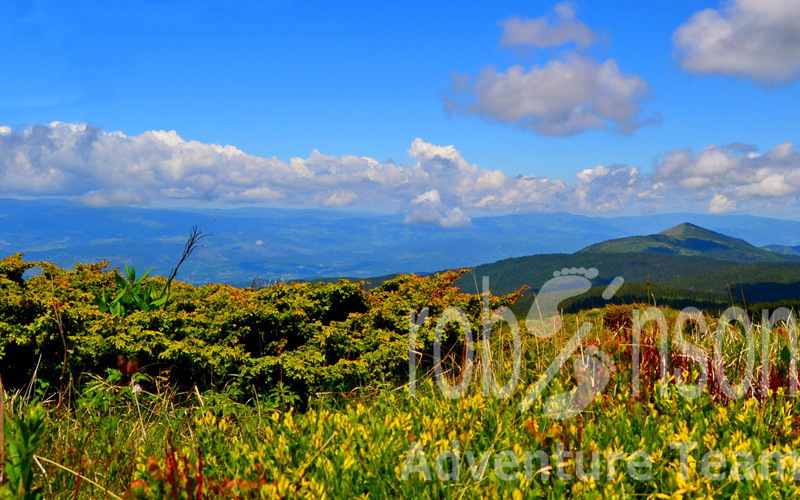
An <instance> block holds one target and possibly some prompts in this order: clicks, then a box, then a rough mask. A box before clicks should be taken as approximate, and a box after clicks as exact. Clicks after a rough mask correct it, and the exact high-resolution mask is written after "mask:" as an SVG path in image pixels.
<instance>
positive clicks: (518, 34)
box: [500, 2, 597, 48]
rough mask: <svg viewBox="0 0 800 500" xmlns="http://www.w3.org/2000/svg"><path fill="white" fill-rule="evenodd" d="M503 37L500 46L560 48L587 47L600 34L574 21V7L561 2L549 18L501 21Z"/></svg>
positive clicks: (513, 18)
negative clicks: (570, 45)
mask: <svg viewBox="0 0 800 500" xmlns="http://www.w3.org/2000/svg"><path fill="white" fill-rule="evenodd" d="M500 26H501V28H502V29H503V38H502V39H501V40H500V45H502V46H505V47H509V46H514V45H523V46H530V47H558V46H560V45H565V44H568V43H574V44H575V45H576V46H578V47H581V48H586V47H588V46H590V45H592V44H593V43H594V41H595V39H596V38H597V35H596V34H595V33H594V31H592V29H591V28H589V26H587V25H586V24H584V23H583V22H581V21H578V20H577V19H575V6H574V5H573V4H572V3H570V2H562V3H559V4H557V5H556V6H555V7H554V8H553V12H552V13H550V14H549V15H546V16H542V17H538V18H536V19H520V18H518V17H511V18H508V19H505V20H503V21H501V22H500Z"/></svg>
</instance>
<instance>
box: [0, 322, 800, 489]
mask: <svg viewBox="0 0 800 500" xmlns="http://www.w3.org/2000/svg"><path fill="white" fill-rule="evenodd" d="M604 315H606V316H607V315H608V311H606V310H593V311H589V312H587V313H582V314H581V315H580V316H568V317H567V318H565V325H567V327H566V328H565V331H564V332H562V333H561V334H559V335H558V336H556V337H553V338H549V339H533V338H526V339H525V341H524V348H523V353H524V355H523V370H522V372H521V375H520V385H519V386H518V387H517V390H516V391H515V393H514V394H513V395H512V396H511V397H509V398H506V399H501V398H499V397H493V396H484V394H483V391H482V388H481V385H480V375H479V374H480V352H481V351H480V346H479V345H478V346H476V349H477V351H478V356H477V358H476V363H477V364H476V365H475V367H474V368H475V369H474V377H473V381H472V383H471V384H470V386H469V389H468V391H467V393H466V394H465V395H464V396H463V397H461V398H458V399H454V400H451V399H448V398H445V397H443V396H442V394H441V392H440V391H439V388H438V387H437V385H436V383H435V380H434V378H433V375H432V374H431V373H428V374H424V375H423V376H422V377H421V379H420V380H419V381H418V384H417V390H416V393H415V394H413V395H412V394H410V393H409V391H408V388H407V387H393V386H388V385H382V384H380V383H377V382H376V383H374V384H373V385H370V386H364V387H360V388H358V389H357V390H354V391H351V392H349V393H344V394H341V393H336V394H333V393H318V394H313V395H312V396H311V397H310V398H309V399H308V401H305V402H303V404H302V405H299V404H292V403H296V402H295V401H294V399H293V398H292V397H291V393H289V392H288V391H285V390H280V391H273V392H272V394H271V395H270V394H255V393H254V394H253V397H252V398H251V400H250V401H249V402H248V403H247V404H241V403H238V402H236V401H235V399H234V398H232V397H229V396H228V395H227V394H225V392H205V393H203V392H201V391H200V390H198V389H196V388H195V389H194V390H192V391H187V392H179V391H177V390H176V389H175V388H174V387H172V386H170V385H169V384H168V383H167V382H166V379H155V380H151V381H150V383H149V386H150V387H153V390H152V391H149V392H148V391H140V390H139V386H137V379H136V378H135V377H134V379H133V380H130V381H123V380H122V378H121V374H120V373H119V372H116V371H111V372H110V375H109V376H107V377H105V378H100V377H97V376H87V377H86V379H85V380H82V381H77V382H76V384H75V386H76V387H79V388H80V389H79V390H76V391H75V392H73V393H72V394H71V395H70V396H69V397H67V398H66V402H65V403H64V404H62V405H58V404H57V399H55V398H52V397H50V396H51V392H50V391H49V388H46V387H36V386H35V384H34V387H33V389H32V390H31V391H28V394H27V395H26V393H24V392H22V391H18V392H16V393H14V394H10V395H8V398H7V400H6V406H7V413H8V417H9V419H10V420H9V421H10V422H15V423H16V424H14V425H18V424H19V423H20V422H26V421H27V420H26V419H29V415H28V413H29V412H30V411H31V410H30V409H31V408H35V407H37V406H36V405H42V408H44V409H45V410H46V411H45V413H44V423H43V425H44V427H43V430H42V431H41V433H40V442H39V443H36V446H35V447H36V449H35V454H34V456H33V460H32V463H31V466H30V470H31V483H30V486H31V490H32V489H33V488H41V495H42V497H43V498H48V499H49V498H52V499H61V498H64V499H67V498H70V499H74V498H79V499H81V498H87V499H94V498H121V497H124V498H400V497H402V498H488V497H498V496H499V497H504V498H538V497H541V496H546V497H551V498H561V497H564V496H580V497H587V498H607V497H621V498H627V497H634V496H635V497H651V498H680V497H684V496H686V497H701V496H703V497H715V498H716V497H734V498H735V497H750V496H754V497H758V498H768V497H776V498H778V497H787V496H790V495H796V494H798V490H799V489H800V488H798V482H797V481H795V479H794V475H793V474H792V472H793V469H792V467H794V466H798V467H800V456H798V457H796V458H792V457H791V455H787V456H786V457H784V458H781V457H778V462H780V463H781V464H782V465H783V466H785V467H786V468H785V469H783V471H782V474H779V467H778V465H777V464H776V461H775V459H770V458H766V459H764V460H762V458H763V457H769V456H770V454H771V453H774V452H779V453H781V454H783V453H790V452H798V453H800V425H798V424H799V422H798V415H800V413H798V409H800V406H799V405H798V402H797V399H796V398H795V397H793V396H790V395H789V394H788V392H787V391H788V383H787V380H788V378H787V374H788V373H789V371H788V370H789V365H788V364H787V363H788V361H787V359H786V357H785V355H786V349H788V348H790V347H791V343H790V337H789V332H788V330H787V328H786V326H784V327H782V328H779V329H776V331H775V332H773V333H772V335H771V337H770V338H769V342H768V343H767V346H768V349H769V351H768V353H767V357H768V358H769V359H770V363H771V367H772V368H771V369H770V370H771V373H770V376H771V379H772V380H773V382H774V383H773V386H772V387H771V389H770V392H769V393H768V394H762V393H761V392H760V388H759V389H758V390H752V391H749V392H748V393H747V394H746V395H745V396H744V397H741V398H739V399H735V400H730V399H728V398H726V397H724V394H723V393H722V390H721V388H720V385H719V380H718V379H717V378H715V377H714V376H713V375H712V376H710V378H709V386H708V387H707V388H706V389H705V390H704V391H703V393H702V394H701V395H700V397H698V398H696V399H688V398H686V397H684V396H683V395H681V392H680V388H679V387H678V386H677V385H676V384H675V380H674V378H672V379H670V380H669V381H667V382H666V383H664V382H663V381H661V380H659V379H658V367H659V366H660V365H659V363H660V358H658V354H657V345H658V344H657V340H656V339H657V335H656V333H657V332H655V331H653V330H652V329H651V328H650V327H647V328H645V330H644V332H643V337H642V338H643V342H642V348H641V359H642V385H641V387H642V390H641V392H640V393H639V394H638V395H637V394H635V393H634V391H633V389H632V387H633V386H632V383H631V377H632V372H631V358H630V356H631V349H630V347H631V343H630V337H629V332H628V330H626V326H624V325H619V324H617V325H615V327H613V328H612V327H610V326H605V327H603V328H597V329H595V330H593V332H592V333H590V335H589V336H588V337H587V338H586V339H585V341H584V342H583V347H582V349H586V348H587V347H588V346H589V345H596V346H599V347H600V348H601V349H602V350H604V351H605V352H606V353H608V354H609V355H610V357H611V358H612V359H613V361H614V363H615V365H616V368H615V371H614V372H613V374H612V380H611V383H610V384H609V385H608V387H606V388H605V390H603V391H602V393H601V394H600V395H599V396H598V398H597V399H596V400H595V401H594V402H593V403H592V404H591V405H590V406H588V407H587V408H586V409H585V411H583V412H581V413H580V414H579V415H578V416H576V417H575V418H571V419H567V420H553V419H551V418H549V417H547V416H546V415H545V414H544V411H543V410H544V405H545V401H546V400H547V399H548V398H549V397H550V396H551V395H553V394H557V393H560V392H561V391H564V390H568V389H569V388H571V387H574V385H575V384H576V378H575V374H574V373H571V371H572V370H571V365H570V364H569V363H568V364H567V365H566V366H565V367H564V369H562V370H561V371H560V372H559V375H558V376H557V377H556V378H555V379H554V381H553V382H552V383H551V384H550V386H549V387H548V389H547V390H546V391H545V393H544V394H543V395H542V397H541V398H539V399H537V400H536V401H535V402H534V404H533V406H532V407H531V408H530V409H529V410H528V411H524V412H523V411H521V410H520V408H519V404H520V402H521V400H522V397H523V396H524V394H525V392H526V391H527V389H528V388H529V387H530V386H531V385H532V384H533V383H534V382H535V381H536V380H537V379H538V378H539V376H540V375H541V374H542V373H543V372H544V370H545V369H546V367H547V365H548V364H549V363H550V361H551V360H552V359H554V358H555V356H556V355H557V353H558V351H559V350H560V349H561V347H562V346H563V345H564V344H566V342H567V340H568V338H569V337H570V336H571V332H574V331H575V329H576V325H578V324H580V323H582V322H583V321H586V320H590V321H592V322H595V323H598V322H600V320H601V319H602V318H603V316H604ZM676 318H677V312H675V311H667V312H666V314H665V319H666V320H667V323H668V324H669V325H670V327H671V328H672V327H674V323H675V320H676ZM704 320H705V321H707V322H708V323H709V326H710V329H711V331H712V332H713V331H714V328H715V321H716V320H715V319H713V318H704ZM684 333H685V335H684V336H685V338H686V340H688V341H691V342H692V343H693V344H694V345H695V346H697V347H698V348H699V349H700V350H702V351H703V352H705V353H712V352H713V348H714V340H713V336H711V335H708V334H702V332H701V331H700V330H699V329H698V328H694V327H692V326H691V325H689V326H687V328H686V329H685V331H684ZM723 333H724V334H723V337H724V348H723V350H722V356H721V359H720V362H721V363H722V364H723V365H724V366H725V370H726V373H727V374H728V376H729V377H730V378H732V379H734V381H738V380H739V379H740V378H741V373H742V372H743V367H744V366H745V365H746V363H747V355H746V354H747V352H748V349H750V348H751V347H750V346H749V344H748V343H747V342H746V338H745V336H744V332H743V331H742V330H741V329H738V328H727V329H725V331H724V332H723ZM760 333H761V332H760V330H757V331H756V334H757V337H756V338H758V339H759V340H760V336H758V335H760ZM672 337H673V338H674V335H672ZM493 342H494V345H493V347H492V348H493V350H494V351H495V354H496V355H495V356H494V357H493V360H494V364H493V366H492V371H493V373H494V374H495V375H496V376H497V377H498V379H500V381H504V380H506V377H507V376H508V375H509V374H510V372H511V361H512V360H511V356H510V353H509V349H508V346H509V345H510V341H509V335H508V332H507V331H506V332H504V333H503V332H499V333H497V334H495V335H494V340H493ZM760 346H761V343H760V342H755V344H754V345H753V346H752V348H753V349H755V350H756V351H757V352H754V359H755V360H757V362H760V360H761V355H762V353H761V352H760V349H761V347H760ZM673 347H674V345H673ZM453 361H454V360H451V362H453ZM670 363H671V365H670V366H671V367H676V366H678V367H682V368H683V369H684V371H683V375H681V376H680V380H681V381H683V382H685V383H692V382H696V381H697V380H698V377H699V376H700V375H701V373H702V367H703V363H704V362H698V361H697V360H696V359H695V360H692V359H689V358H687V356H686V355H685V354H684V355H680V356H673V358H672V359H671V360H670ZM712 372H713V369H712ZM456 373H457V370H456V369H455V368H452V369H451V370H449V372H448V375H447V376H449V377H450V378H451V380H450V382H451V383H454V382H455V381H454V380H452V378H454V377H455V375H456ZM760 377H761V371H760V368H758V367H755V368H754V380H755V381H757V382H758V381H760V380H761V378H760ZM501 383H502V382H501ZM779 385H780V387H779ZM37 389H38V390H37ZM301 408H302V409H301ZM11 427H12V428H17V429H19V427H13V425H12V426H11ZM8 437H9V442H10V443H13V442H18V441H19V440H20V438H21V435H20V431H19V430H18V431H16V433H15V432H14V431H13V430H12V431H11V432H10V433H9V435H8ZM15 440H16V441H15ZM680 443H693V446H694V448H693V449H692V450H690V451H688V450H686V451H684V448H685V447H684V448H681V446H683V445H681V444H680ZM687 446H688V445H687ZM9 449H11V448H9ZM14 450H17V451H13V450H12V453H10V454H9V459H8V460H9V462H10V461H12V459H14V457H15V456H16V455H15V453H16V454H17V455H19V447H18V448H15V449H14ZM538 451H542V452H544V454H545V455H546V456H547V460H546V461H545V462H543V461H542V460H541V456H539V455H534V454H535V453H536V452H538ZM526 452H530V453H529V455H528V456H527V459H526ZM637 452H638V454H637ZM682 453H685V458H686V460H684V464H682V462H681V454H682ZM708 453H711V455H707V454H708ZM748 454H749V457H750V460H749V461H748V460H747V457H748ZM645 456H646V457H649V459H650V465H649V466H648V465H647V463H646V461H644V458H643V457H645ZM515 459H517V460H519V463H515ZM793 460H794V463H792V461H793ZM764 463H766V467H767V474H766V475H763V474H762V473H761V470H762V469H761V467H762V465H763V464H764ZM593 467H594V468H593ZM798 470H800V469H798ZM748 478H749V479H748ZM798 478H800V476H798ZM0 491H5V492H6V493H5V494H6V496H8V497H11V498H14V497H13V496H11V493H9V490H0ZM17 498H33V497H25V496H19V497H17Z"/></svg>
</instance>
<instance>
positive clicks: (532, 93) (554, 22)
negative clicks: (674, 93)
mask: <svg viewBox="0 0 800 500" xmlns="http://www.w3.org/2000/svg"><path fill="white" fill-rule="evenodd" d="M500 24H501V27H502V28H503V38H502V40H501V45H503V46H506V47H508V46H531V47H537V48H546V47H561V46H564V45H569V44H571V45H574V46H575V47H576V48H577V49H586V48H588V47H589V46H591V45H592V44H594V43H595V41H596V40H597V39H598V37H597V35H596V34H595V32H594V31H593V30H592V29H591V28H589V27H588V26H587V25H586V24H584V23H583V22H581V21H579V20H577V19H576V18H575V9H574V6H573V5H572V4H571V3H560V4H557V5H556V6H555V8H554V11H553V12H552V13H551V14H549V15H546V16H543V17H539V18H536V19H519V18H510V19H506V20H505V21H502V22H501V23H500ZM452 82H453V86H452V88H451V89H450V90H449V92H448V94H447V96H446V97H445V100H444V103H445V107H446V108H447V109H448V110H449V111H453V112H457V113H464V114H473V115H477V116H479V117H482V118H484V119H486V120H488V121H490V122H492V121H499V122H503V123H507V124H511V125H514V126H517V127H520V128H523V129H526V130H530V131H533V132H535V133H537V134H542V135H552V136H568V135H574V134H578V133H581V132H584V131H586V130H611V131H616V132H621V133H625V134H628V133H632V132H634V131H635V130H637V129H638V128H640V127H642V126H644V125H647V124H649V123H652V122H654V121H657V118H650V119H643V118H642V116H641V114H642V107H641V105H642V101H643V100H645V99H646V98H647V97H648V89H649V87H648V85H647V83H646V82H645V81H644V80H643V79H642V78H640V77H639V76H637V75H635V74H632V73H628V74H626V73H623V72H622V71H621V70H620V68H619V65H618V64H617V62H616V61H615V60H614V59H608V60H606V61H598V60H596V59H594V58H592V57H590V56H588V55H586V54H584V53H581V52H578V51H575V50H572V51H567V52H565V53H564V54H563V55H562V56H561V57H560V58H556V59H551V60H549V61H547V62H546V63H544V64H542V65H533V66H531V67H530V68H527V67H524V66H521V65H513V66H511V67H509V68H508V69H506V70H498V69H496V68H494V67H492V66H489V67H486V68H484V69H483V70H482V71H480V73H478V75H477V76H474V77H473V76H469V75H454V76H453V77H452Z"/></svg>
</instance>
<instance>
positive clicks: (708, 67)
mask: <svg viewBox="0 0 800 500" xmlns="http://www.w3.org/2000/svg"><path fill="white" fill-rule="evenodd" d="M673 42H674V45H675V47H676V49H677V50H678V52H679V54H680V57H681V66H682V67H683V68H684V69H686V70H688V71H691V72H693V73H703V74H710V73H717V74H723V75H731V76H738V77H744V78H750V79H753V80H756V81H758V82H762V83H778V82H789V81H792V80H795V79H797V78H798V77H800V5H798V3H797V1H796V0H731V1H729V2H725V3H723V4H722V7H721V8H720V9H705V10H702V11H699V12H697V13H695V14H694V15H693V16H692V17H691V18H690V19H689V20H688V21H687V22H686V23H685V24H683V25H682V26H680V27H679V28H678V29H677V30H676V31H675V33H674V35H673Z"/></svg>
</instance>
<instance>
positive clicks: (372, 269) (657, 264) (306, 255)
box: [0, 199, 800, 288]
mask: <svg viewBox="0 0 800 500" xmlns="http://www.w3.org/2000/svg"><path fill="white" fill-rule="evenodd" d="M212 220H213V221H215V222H214V223H213V224H211V225H210V226H209V227H208V229H207V232H210V233H214V236H213V237H210V238H206V239H204V240H203V243H205V244H206V247H205V248H200V249H198V250H197V251H196V252H195V253H194V254H193V255H192V257H191V258H190V259H189V260H188V261H187V263H186V264H185V266H184V267H182V268H181V271H180V273H179V275H178V279H179V280H182V281H186V282H190V283H194V284H202V283H210V282H222V283H229V284H234V285H237V286H247V285H249V284H250V283H251V281H252V280H253V278H256V277H260V278H263V279H266V280H272V279H283V280H293V279H301V278H322V277H337V276H348V277H352V278H367V277H370V276H381V275H387V274H391V273H399V272H423V273H424V272H434V271H437V270H442V269H451V268H464V267H475V266H477V267H475V268H476V273H480V272H481V270H484V269H487V270H488V269H496V270H498V273H495V274H490V275H491V276H492V277H493V279H496V280H497V281H496V282H495V281H493V285H492V286H493V288H494V286H501V284H502V283H505V282H506V280H508V284H509V285H508V287H504V288H510V287H512V286H515V285H516V284H519V283H522V284H529V285H530V286H533V287H534V288H538V287H539V286H540V285H541V283H543V282H544V280H545V279H547V277H548V276H550V277H551V276H552V272H553V270H554V269H560V268H561V267H564V266H567V264H569V263H571V262H584V263H586V264H587V265H591V266H595V267H598V269H600V270H601V278H606V279H607V278H608V276H611V275H612V274H613V275H616V274H623V276H624V277H625V278H626V279H628V280H634V279H641V280H644V279H645V278H646V276H647V275H651V277H652V279H653V280H656V279H657V278H656V276H657V275H658V274H659V272H660V270H669V279H680V278H684V277H686V276H690V275H692V276H694V275H696V274H697V271H699V270H707V271H709V272H711V271H719V270H721V269H727V268H728V267H735V266H741V265H742V261H751V262H762V261H769V260H770V259H772V261H774V262H776V263H778V262H783V261H788V260H797V259H793V258H787V257H785V255H789V252H781V251H776V252H768V250H764V249H759V248H756V247H754V246H753V245H750V244H746V245H747V246H741V245H739V246H736V245H733V244H732V243H731V242H730V241H729V240H734V239H736V238H742V239H745V240H747V241H749V242H751V243H753V244H755V245H758V246H765V245H779V246H781V248H783V247H787V248H788V247H794V246H798V245H800V222H798V221H787V220H779V219H770V218H764V217H754V216H746V215H706V214H657V215H646V216H628V217H610V218H605V217H587V216H581V215H573V214H568V213H563V212H558V213H537V214H513V215H502V216H491V217H473V223H472V225H471V226H469V227H464V228H452V229H447V228H440V227H431V226H419V225H409V224H405V223H404V222H403V217H402V216H401V215H397V214H395V215H392V214H389V215H386V214H364V213H351V212H338V211H334V210H288V209H273V208H241V209H194V208H183V209H178V208H176V209H159V208H136V207H105V208H93V207H87V206H83V205H79V204H75V203H72V202H68V201H63V200H52V199H47V200H13V199H0V254H5V255H8V254H11V253H15V252H23V253H25V254H26V258H27V259H29V260H47V261H51V262H54V263H56V264H58V265H60V266H63V267H68V268H71V267H72V266H73V265H74V264H75V263H76V262H83V263H88V262H99V261H101V260H109V261H110V262H111V266H112V267H119V266H121V265H122V264H133V265H135V266H136V267H137V269H142V270H146V269H148V268H150V267H153V268H154V269H153V272H154V274H162V275H164V274H167V273H169V271H170V269H171V268H172V267H173V266H174V265H175V262H176V261H177V259H178V257H179V255H180V253H181V250H182V249H183V245H184V242H185V240H186V236H187V235H188V233H189V230H190V228H191V227H192V226H193V225H198V226H204V225H205V224H207V223H208V222H211V221H212ZM683 222H690V223H692V224H694V225H696V226H702V227H705V228H708V229H709V230H711V231H715V232H718V233H722V234H720V235H719V237H716V236H715V237H714V238H717V239H716V240H715V239H714V238H708V235H707V234H706V235H697V234H695V235H694V236H691V235H689V236H685V237H684V236H681V235H680V234H670V233H669V232H665V233H661V234H660V235H657V234H654V235H653V236H651V237H644V238H645V239H641V238H642V237H639V239H637V238H633V239H629V238H630V237H637V236H638V235H642V234H649V233H657V232H658V231H662V230H663V229H665V228H668V227H671V226H675V225H677V224H680V223H683ZM699 229H701V228H697V230H699ZM697 230H694V229H692V230H689V229H686V231H689V233H692V231H695V232H696V231H697ZM689 233H687V234H689ZM723 234H724V235H728V236H730V238H729V240H725V239H724V238H726V237H725V236H723ZM720 237H721V238H723V239H720ZM626 239H629V241H628V242H626V241H625V240H626ZM609 240H612V241H609ZM695 240H696V241H695ZM614 241H616V243H615V242H614ZM681 241H682V242H681ZM598 243H600V246H599V247H598V246H597V245H596V244H598ZM742 243H744V242H742ZM702 245H711V246H709V247H707V248H704V247H703V246H702ZM726 245H728V246H729V247H730V248H728V250H726ZM730 245H733V246H730ZM587 247H588V248H587ZM611 247H616V248H618V251H617V252H616V254H615V252H613V251H611V250H610V249H609V248H611ZM768 248H773V247H768ZM581 249H584V250H582V251H580V252H578V253H576V254H572V252H577V251H579V250H581ZM598 249H599V250H598ZM731 249H733V250H731ZM634 250H635V251H636V252H638V253H636V255H639V256H640V257H632V256H631V254H630V251H634ZM619 251H623V252H625V253H622V254H620V253H619ZM731 251H734V252H740V255H739V256H738V257H735V258H733V257H731V255H730V254H729V253H730V252H731ZM720 252H722V253H720ZM726 252H728V253H727V254H726ZM539 254H547V255H539ZM531 255H534V256H533V257H524V256H531ZM718 255H727V256H726V257H723V258H724V259H729V260H724V261H723V260H719V259H714V258H712V257H716V256H718ZM767 256H769V257H767ZM732 258H733V259H734V260H738V261H739V262H738V264H731V262H734V260H730V259H732ZM508 259H511V260H508ZM514 259H517V260H514ZM519 259H521V260H519ZM488 262H495V264H489V265H486V266H485V265H483V264H485V263H488ZM637 262H638V264H637ZM512 263H513V265H512ZM577 265H579V266H580V265H583V264H577ZM487 266H493V267H487ZM567 267H572V265H571V264H570V265H569V266H567ZM501 269H505V271H502V272H499V271H500V270H501ZM614 273H616V274H614ZM516 274H518V275H519V276H511V275H516ZM512 277H513V279H510V278H512ZM523 277H524V279H523ZM664 281H667V279H666V278H665V279H664ZM473 288H474V286H473Z"/></svg>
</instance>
